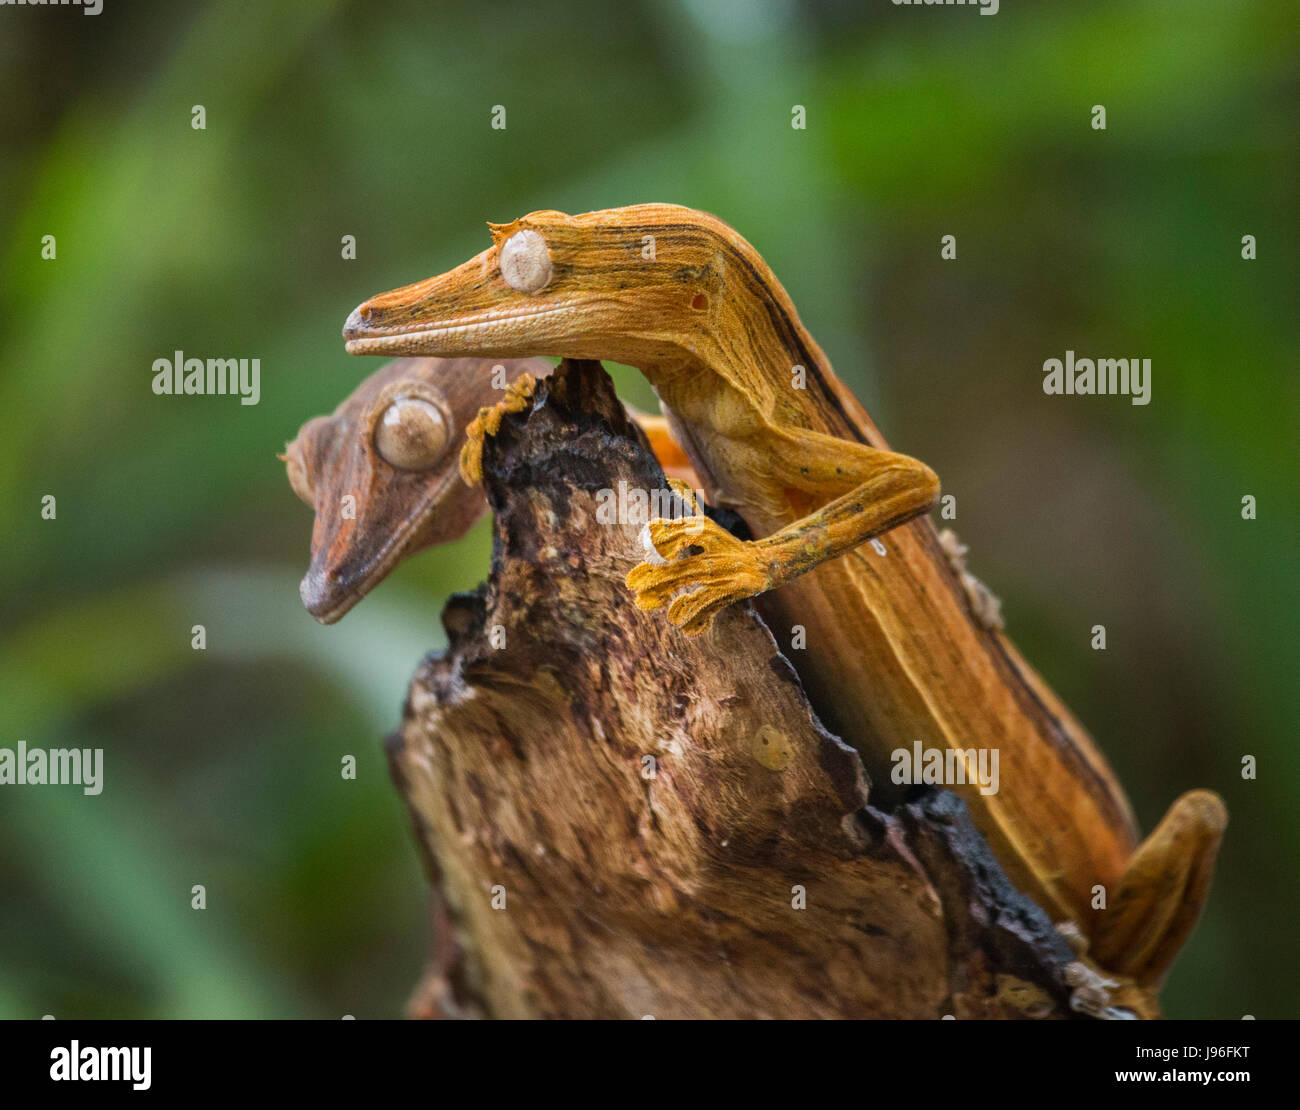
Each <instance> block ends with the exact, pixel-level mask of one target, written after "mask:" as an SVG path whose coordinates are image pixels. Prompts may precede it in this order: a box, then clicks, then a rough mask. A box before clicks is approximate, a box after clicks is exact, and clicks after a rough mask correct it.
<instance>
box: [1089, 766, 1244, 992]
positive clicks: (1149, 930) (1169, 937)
mask: <svg viewBox="0 0 1300 1110" xmlns="http://www.w3.org/2000/svg"><path fill="white" fill-rule="evenodd" d="M1227 824H1228V810H1227V807H1225V806H1224V804H1223V799H1221V798H1220V797H1219V796H1218V795H1217V794H1215V793H1213V792H1212V791H1209V790H1191V791H1188V793H1186V794H1184V795H1182V796H1181V797H1180V798H1178V800H1177V801H1175V802H1174V804H1173V805H1172V806H1170V807H1169V812H1168V813H1166V814H1165V816H1164V818H1163V819H1162V820H1161V822H1160V824H1159V825H1157V826H1156V827H1155V829H1154V830H1153V831H1152V833H1151V835H1150V836H1148V837H1147V838H1146V840H1144V841H1143V842H1142V844H1141V845H1140V846H1139V847H1138V850H1137V851H1136V852H1135V853H1134V854H1133V858H1132V859H1131V860H1130V861H1129V865H1128V867H1127V868H1126V869H1125V871H1124V874H1123V876H1122V877H1121V879H1120V881H1119V884H1118V886H1117V887H1116V888H1115V889H1114V890H1113V891H1112V892H1111V897H1110V899H1109V901H1108V903H1107V908H1106V909H1104V910H1102V911H1100V912H1099V918H1100V920H1099V922H1098V925H1097V928H1096V931H1095V933H1094V936H1093V943H1092V955H1093V956H1094V958H1095V959H1096V960H1097V962H1098V963H1099V964H1100V965H1101V966H1102V967H1104V968H1106V969H1107V970H1110V971H1114V972H1118V973H1119V974H1121V975H1126V976H1129V977H1130V978H1132V979H1133V980H1135V981H1136V982H1137V983H1139V984H1141V985H1142V986H1145V987H1159V985H1160V984H1161V983H1162V982H1163V980H1164V977H1165V975H1166V973H1167V972H1168V971H1169V967H1170V965H1171V964H1172V963H1173V962H1174V957H1176V956H1177V955H1178V952H1179V950H1180V949H1181V948H1182V947H1183V944H1184V943H1186V941H1187V938H1188V936H1190V935H1191V932H1192V930H1193V929H1194V928H1195V927H1196V922H1197V920H1198V919H1199V918H1200V916H1201V910H1202V908H1203V907H1204V906H1205V902H1206V899H1207V898H1208V896H1209V893H1210V880H1211V878H1212V877H1213V874H1214V860H1215V857H1216V856H1217V855H1218V852H1219V842H1220V841H1221V840H1222V839H1223V831H1224V829H1225V828H1226V827H1227Z"/></svg>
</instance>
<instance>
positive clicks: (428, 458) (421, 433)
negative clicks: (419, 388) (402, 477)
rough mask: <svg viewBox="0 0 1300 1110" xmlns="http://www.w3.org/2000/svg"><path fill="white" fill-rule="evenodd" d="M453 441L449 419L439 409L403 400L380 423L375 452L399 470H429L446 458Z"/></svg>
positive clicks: (398, 400) (377, 430) (393, 406)
mask: <svg viewBox="0 0 1300 1110" xmlns="http://www.w3.org/2000/svg"><path fill="white" fill-rule="evenodd" d="M449 438H450V436H449V432H448V429H447V419H446V417H444V416H443V414H442V412H441V411H440V410H439V408H438V406H437V405H434V404H431V403H430V402H428V401H423V400H421V399H420V398H419V397H399V398H398V399H397V400H396V401H394V402H393V403H392V404H391V405H389V406H388V408H386V409H384V415H383V416H382V417H381V418H380V420H379V427H378V428H377V429H376V430H375V450H376V451H378V452H379V457H380V458H381V459H383V460H384V461H385V462H386V463H389V464H390V465H391V466H395V467H397V468H398V469H399V470H425V469H427V468H428V467H431V466H433V464H434V463H436V462H437V461H438V460H439V459H440V458H442V454H443V452H444V451H445V450H446V448H447V441H448V439H449Z"/></svg>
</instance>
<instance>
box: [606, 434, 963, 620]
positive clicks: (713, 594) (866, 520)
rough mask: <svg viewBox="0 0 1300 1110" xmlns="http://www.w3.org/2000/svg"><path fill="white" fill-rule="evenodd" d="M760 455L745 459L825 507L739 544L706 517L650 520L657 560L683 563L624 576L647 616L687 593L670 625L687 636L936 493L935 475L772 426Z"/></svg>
mask: <svg viewBox="0 0 1300 1110" xmlns="http://www.w3.org/2000/svg"><path fill="white" fill-rule="evenodd" d="M757 448H758V449H757V450H755V451H752V452H746V454H747V455H751V456H752V458H753V459H754V460H755V465H760V466H762V467H763V468H764V469H765V470H767V471H768V472H769V475H770V478H771V480H772V481H773V482H774V483H776V484H778V485H779V486H782V487H785V488H789V489H794V490H798V491H801V492H803V493H807V494H812V495H813V496H814V497H817V496H820V497H825V498H828V499H829V500H828V501H827V503H826V504H825V505H824V506H823V507H822V508H821V509H819V510H817V511H816V512H814V513H811V514H809V515H808V516H806V517H804V518H803V519H801V520H797V521H795V522H794V523H793V524H790V525H788V526H786V527H785V528H782V529H780V530H779V531H777V532H774V533H773V534H772V535H770V536H767V537H765V538H763V539H761V540H750V541H745V540H738V539H736V537H734V536H733V535H731V533H729V532H728V531H726V529H724V528H721V527H720V526H718V525H717V524H714V523H713V521H711V520H709V519H708V518H705V517H688V518H686V519H684V520H662V519H660V520H652V521H651V522H650V524H649V529H648V534H649V539H650V542H651V543H652V544H653V545H654V548H655V550H656V551H657V552H658V554H659V555H660V556H661V557H662V558H664V559H673V558H674V556H678V555H680V556H682V557H681V558H678V559H676V561H675V562H670V563H668V564H666V565H657V564H654V563H650V562H645V563H641V564H640V565H639V566H637V567H634V568H633V569H632V571H631V572H630V573H629V574H628V576H627V586H628V588H629V589H630V590H632V591H633V592H634V593H635V594H636V603H637V605H638V606H639V607H640V608H642V609H657V608H659V607H661V606H663V605H664V604H667V603H668V602H669V600H670V599H672V598H673V595H674V594H677V593H678V592H679V591H683V590H685V591H689V592H685V593H682V594H681V596H679V597H676V598H675V599H673V600H672V601H671V604H669V607H668V619H669V620H670V621H672V622H673V623H674V624H677V625H680V626H681V629H682V631H683V632H685V633H686V634H687V635H697V634H698V633H700V632H703V631H705V630H706V629H708V628H709V627H710V625H712V623H713V618H714V617H715V616H716V615H717V614H718V612H720V611H721V610H722V609H724V608H725V607H726V606H728V605H730V604H732V603H733V602H736V601H740V600H742V599H743V598H747V597H753V596H754V595H755V594H760V593H764V592H765V591H767V590H770V589H773V588H775V587H777V586H779V585H781V584H782V583H784V582H788V581H790V580H791V579H792V578H797V577H798V576H799V575H801V574H804V573H806V572H807V571H809V570H811V569H812V568H813V567H815V566H817V565H818V564H819V563H823V562H825V561H826V560H827V559H833V558H835V556H837V555H841V554H843V553H844V552H846V551H849V550H851V549H853V548H855V547H857V546H858V545H859V544H863V543H866V542H867V541H868V540H870V539H872V538H873V537H875V536H878V535H880V534H881V533H882V532H887V531H888V530H889V529H891V528H895V527H897V526H898V525H900V524H903V523H905V522H906V521H908V520H911V519H912V518H913V517H915V516H919V515H920V514H921V513H924V512H925V511H927V510H928V509H929V508H930V507H931V506H932V505H933V504H934V502H935V500H936V499H937V498H938V496H939V479H938V478H937V477H936V476H935V474H934V471H932V470H931V469H930V468H929V467H928V466H926V465H925V464H924V463H921V462H918V461H917V460H916V459H913V458H910V457H908V456H907V455H899V454H896V453H894V452H892V451H882V450H878V449H876V448H874V447H867V446H864V445H862V444H858V443H850V442H848V441H847V440H840V439H836V438H835V437H833V436H827V435H823V434H821V433H819V432H811V431H806V430H803V429H773V428H770V427H769V428H766V429H765V430H764V432H763V433H762V434H761V437H760V439H759V442H758V443H757ZM692 548H699V550H698V551H691V550H690V549H692ZM684 552H689V553H687V554H683V553H684Z"/></svg>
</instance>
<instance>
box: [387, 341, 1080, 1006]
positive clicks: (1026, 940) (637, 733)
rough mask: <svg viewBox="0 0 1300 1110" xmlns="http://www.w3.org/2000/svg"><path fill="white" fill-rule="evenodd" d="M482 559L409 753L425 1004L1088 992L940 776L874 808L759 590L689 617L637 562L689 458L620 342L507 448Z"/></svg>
mask: <svg viewBox="0 0 1300 1110" xmlns="http://www.w3.org/2000/svg"><path fill="white" fill-rule="evenodd" d="M484 464H485V473H486V479H485V483H486V486H487V490H488V495H489V500H490V502H491V505H492V508H493V511H494V513H495V516H496V544H495V550H494V554H493V561H492V574H491V578H490V581H489V582H488V583H487V585H486V586H484V587H481V588H480V589H479V591H477V592H476V593H473V594H466V595H460V596H458V597H457V598H455V599H453V600H452V602H451V603H450V604H449V605H448V607H447V609H446V611H445V612H444V614H443V621H444V624H445V626H446V629H447V633H448V637H449V641H450V646H449V647H448V649H447V651H446V652H444V653H442V654H439V655H435V656H430V657H429V658H427V659H426V660H425V661H424V662H423V663H422V664H421V666H420V668H419V670H418V672H417V674H416V676H415V678H414V680H413V682H412V685H411V689H410V693H409V697H408V700H407V705H406V709H405V714H404V721H403V724H402V726H401V729H400V730H399V732H398V733H396V734H395V735H394V736H393V737H392V739H391V740H390V743H389V755H390V763H391V767H392V771H393V776H394V780H395V782H396V783H397V784H398V787H399V789H400V790H401V792H402V794H403V796H404V798H405V799H406V802H407V804H408V806H409V808H410V811H411V813H412V816H413V818H414V823H415V828H416V834H417V839H418V841H419V843H420V845H421V849H422V853H423V856H424V860H425V863H426V868H427V871H428V873H429V877H430V879H431V881H432V883H433V885H434V888H435V912H434V918H435V933H436V937H435V951H434V955H433V957H432V958H431V964H430V968H429V970H428V973H427V975H426V978H425V980H424V982H423V984H422V985H421V987H420V988H419V990H418V991H417V993H416V997H415V998H414V999H413V1001H412V1005H411V1011H412V1012H413V1013H416V1014H419V1015H422V1016H463V1015H483V1016H495V1017H630V1018H640V1017H644V1016H646V1015H651V1016H654V1017H656V1018H677V1017H691V1018H695V1017H915V1018H922V1017H928V1018H933V1017H940V1016H943V1015H945V1014H951V1015H954V1016H955V1017H957V1018H972V1017H980V1018H986V1017H1023V1016H1026V1015H1031V1016H1066V1015H1069V1014H1070V1012H1071V1011H1070V1006H1069V1000H1070V993H1071V992H1070V987H1069V986H1067V982H1066V973H1065V968H1066V967H1067V965H1070V964H1071V963H1072V962H1073V961H1075V959H1076V957H1075V954H1074V952H1073V951H1072V950H1071V948H1070V947H1069V946H1068V945H1067V944H1066V943H1065V941H1064V940H1063V939H1062V937H1061V936H1060V935H1059V934H1058V933H1057V932H1056V931H1055V930H1054V929H1053V928H1052V925H1051V922H1050V921H1049V920H1048V919H1047V917H1046V916H1045V914H1044V913H1043V912H1042V911H1041V910H1040V909H1039V908H1038V907H1037V906H1035V905H1034V904H1033V903H1031V902H1030V901H1028V900H1027V899H1026V898H1024V896H1022V895H1021V894H1020V893H1019V892H1017V891H1016V890H1015V889H1014V888H1013V887H1012V886H1011V884H1010V883H1009V882H1008V881H1007V879H1006V877H1005V876H1004V875H1003V873H1002V871H1001V870H1000V868H999V867H998V865H997V863H996V862H995V860H994V859H993V857H992V855H991V854H990V852H989V850H988V848H987V846H986V845H985V843H984V841H983V839H982V838H981V837H980V835H979V834H978V833H977V832H976V831H975V829H974V827H973V826H972V825H971V823H970V821H969V819H968V817H967V815H966V812H965V808H964V806H963V804H962V803H961V802H960V801H959V800H958V799H957V798H956V797H954V796H953V795H952V794H950V793H948V792H946V791H942V790H927V791H923V792H920V793H918V794H917V795H915V796H914V797H913V798H912V799H911V800H910V801H908V802H907V803H906V804H904V805H901V806H900V807H898V808H896V809H895V810H894V811H893V812H890V813H885V812H880V811H878V810H876V809H873V808H872V807H871V806H870V805H869V804H868V802H867V797H868V788H867V783H866V781H865V777H864V773H863V770H862V765H861V762H860V760H859V758H858V756H857V754H856V753H855V752H853V751H852V750H851V749H850V748H848V747H847V746H845V745H844V744H842V743H841V742H840V741H839V740H838V739H836V738H835V737H834V736H832V735H830V734H829V733H828V732H827V731H826V730H825V729H824V728H822V726H821V725H820V724H819V722H818V721H817V719H816V717H815V716H814V714H813V713H812V711H811V709H810V707H809V705H808V702H807V700H806V699H805V697H804V694H803V691H802V689H801V687H800V685H799V682H798V679H797V678H796V676H795V673H794V671H793V669H792V668H791V666H790V664H789V663H788V661H787V660H786V659H785V657H784V656H783V655H782V654H781V653H780V652H779V651H778V649H777V647H776V644H775V642H774V640H773V639H772V636H771V635H770V633H769V632H768V630H767V628H766V627H765V626H764V625H763V623H762V622H761V620H760V619H759V618H758V616H757V615H756V614H755V613H754V611H753V610H752V608H751V607H750V606H749V605H736V606H732V607H731V608H730V609H729V610H727V611H726V612H724V613H723V614H722V615H721V616H720V617H719V619H718V620H717V622H716V624H715V626H714V628H713V630H712V631H711V632H709V633H707V634H705V635H703V636H700V637H697V638H688V637H686V636H684V635H682V634H681V633H680V632H679V631H678V630H677V629H675V628H674V627H673V626H671V625H670V624H669V623H668V622H667V621H666V620H665V619H664V617H663V614H662V613H643V612H641V611H639V610H638V609H637V608H636V607H635V606H634V605H633V604H632V602H631V599H630V596H629V594H628V591H627V590H626V588H625V587H624V584H623V578H624V575H625V574H626V573H627V571H628V570H629V569H630V568H631V567H632V566H633V565H635V564H636V563H637V562H640V561H641V560H642V559H643V558H644V550H645V549H644V547H643V545H642V542H641V538H640V532H641V526H640V524H639V523H638V522H631V523H624V524H609V523H604V522H603V521H602V519H600V518H599V517H598V511H597V510H598V499H597V494H598V491H600V490H617V489H618V487H619V483H620V482H625V483H626V484H627V488H628V489H629V490H632V489H641V490H656V489H662V488H664V487H665V485H666V483H665V480H664V478H663V474H662V472H661V470H660V469H659V466H658V464H657V463H656V462H655V460H654V458H653V456H652V455H650V454H649V453H648V452H647V451H646V450H645V448H644V445H643V442H642V441H641V440H640V437H639V433H638V431H637V430H636V429H635V427H634V426H633V425H631V424H630V423H629V422H628V420H627V419H626V417H625V415H624V413H623V410H622V408H621V407H620V406H619V404H618V402H617V400H616V399H615V397H614V393H613V390H612V386H611V385H610V383H609V380H608V378H607V377H606V376H605V374H604V372H603V371H602V370H601V369H600V367H599V365H598V364H595V363H573V364H567V365H566V366H562V367H561V368H560V370H559V371H557V373H556V375H555V376H554V377H553V378H551V379H549V380H548V381H546V382H544V383H542V384H541V385H540V387H539V389H538V392H537V395H536V397H535V399H534V404H533V407H532V409H531V411H529V412H525V413H521V414H519V415H518V416H515V417H510V418H507V420H506V421H505V422H504V424H503V426H502V429H501V432H500V434H499V435H498V436H497V437H495V438H494V439H492V440H490V441H489V442H488V444H487V448H486V451H485V455H484Z"/></svg>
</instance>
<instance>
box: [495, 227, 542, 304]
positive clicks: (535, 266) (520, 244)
mask: <svg viewBox="0 0 1300 1110" xmlns="http://www.w3.org/2000/svg"><path fill="white" fill-rule="evenodd" d="M501 276H502V277H503V278H505V280H506V284H507V285H508V286H510V288H511V289H517V290H519V292H520V293H536V292H537V291H538V290H539V289H544V288H546V285H547V284H548V283H549V282H550V280H551V252H550V249H549V248H548V247H547V246H546V240H545V239H544V238H542V236H541V235H540V234H539V233H538V232H536V231H529V230H524V231H516V232H515V233H514V234H513V235H512V236H510V238H509V239H507V240H506V241H505V243H504V244H503V245H502V247H501Z"/></svg>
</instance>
